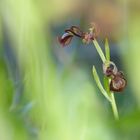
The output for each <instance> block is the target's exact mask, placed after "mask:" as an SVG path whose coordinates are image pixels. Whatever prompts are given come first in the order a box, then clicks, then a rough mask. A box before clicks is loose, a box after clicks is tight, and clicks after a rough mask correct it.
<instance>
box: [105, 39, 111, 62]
mask: <svg viewBox="0 0 140 140" xmlns="http://www.w3.org/2000/svg"><path fill="white" fill-rule="evenodd" d="M105 56H106V60H107V61H110V48H109V44H108V39H107V38H106V39H105Z"/></svg>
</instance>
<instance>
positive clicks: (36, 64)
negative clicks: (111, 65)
mask: <svg viewBox="0 0 140 140" xmlns="http://www.w3.org/2000/svg"><path fill="white" fill-rule="evenodd" d="M92 21H94V22H96V23H98V25H99V26H100V27H101V33H100V36H99V37H98V41H99V44H100V45H101V46H102V48H103V49H104V39H105V37H108V39H109V43H110V48H111V59H112V61H114V62H115V63H116V64H117V66H118V68H119V70H122V71H123V72H124V74H125V76H126V79H127V82H128V84H127V87H126V89H125V91H124V92H123V93H116V94H115V98H116V102H117V106H118V110H119V115H120V121H118V122H116V121H114V118H113V114H112V111H111V107H110V105H109V103H108V101H106V99H105V98H104V97H102V95H101V93H100V91H99V90H98V88H97V87H96V84H95V82H94V79H93V76H92V66H93V65H96V68H97V70H98V73H99V76H100V78H101V79H102V76H103V74H102V63H101V60H100V58H99V56H98V54H97V52H96V50H95V48H94V47H93V44H89V45H85V44H82V42H81V40H79V39H76V38H74V39H73V40H72V43H71V44H70V45H69V47H65V48H62V47H61V46H60V44H59V43H58V41H57V37H58V36H61V35H62V34H63V33H64V30H65V29H66V28H69V27H70V26H72V25H77V26H79V27H81V28H82V29H83V30H85V31H86V30H87V29H88V27H89V25H90V22H92ZM139 25H140V1H138V0H0V140H132V139H133V140H139V139H140V85H139V84H140V63H139V61H140V45H139V42H140V39H139V38H140V27H139Z"/></svg>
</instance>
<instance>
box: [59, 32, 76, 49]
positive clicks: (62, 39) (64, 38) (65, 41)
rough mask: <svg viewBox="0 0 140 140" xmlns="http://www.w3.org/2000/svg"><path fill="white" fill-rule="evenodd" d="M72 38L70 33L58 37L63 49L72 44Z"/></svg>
mask: <svg viewBox="0 0 140 140" xmlns="http://www.w3.org/2000/svg"><path fill="white" fill-rule="evenodd" d="M72 38H73V35H71V34H69V33H64V34H63V35H62V36H61V37H58V41H59V43H60V44H61V45H62V47H65V46H67V45H69V44H70V42H71V40H72Z"/></svg>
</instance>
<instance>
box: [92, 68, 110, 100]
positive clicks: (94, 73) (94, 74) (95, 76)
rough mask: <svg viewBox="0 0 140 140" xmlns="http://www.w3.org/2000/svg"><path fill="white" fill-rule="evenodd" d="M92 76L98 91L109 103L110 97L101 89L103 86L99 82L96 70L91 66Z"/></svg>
mask: <svg viewBox="0 0 140 140" xmlns="http://www.w3.org/2000/svg"><path fill="white" fill-rule="evenodd" d="M93 76H94V79H95V82H96V84H97V86H98V88H99V89H100V91H101V93H102V94H103V95H104V96H105V97H106V98H107V100H108V101H110V102H111V99H110V97H109V96H108V94H107V92H106V91H105V89H104V88H103V86H102V84H101V82H100V79H99V76H98V74H97V71H96V68H95V67H94V66H93Z"/></svg>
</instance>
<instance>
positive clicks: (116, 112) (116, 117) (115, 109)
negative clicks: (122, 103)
mask: <svg viewBox="0 0 140 140" xmlns="http://www.w3.org/2000/svg"><path fill="white" fill-rule="evenodd" d="M110 97H111V102H110V103H111V106H112V111H113V114H114V118H115V120H119V114H118V109H117V105H116V101H115V97H114V93H113V92H111V94H110Z"/></svg>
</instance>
